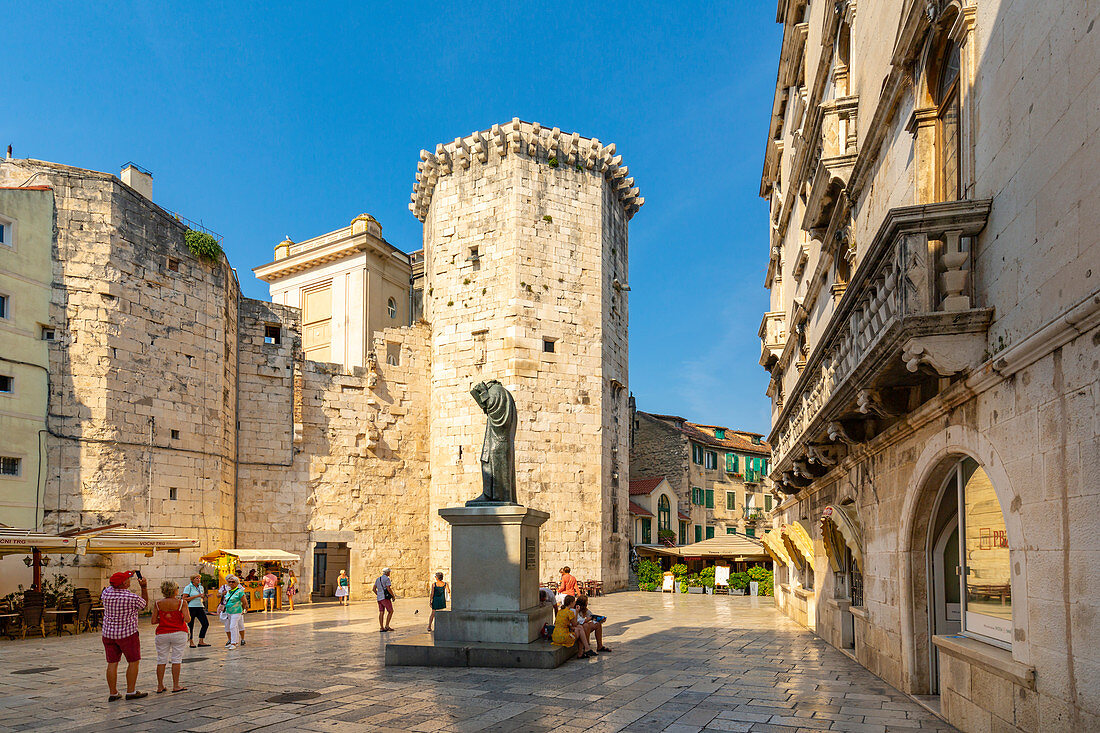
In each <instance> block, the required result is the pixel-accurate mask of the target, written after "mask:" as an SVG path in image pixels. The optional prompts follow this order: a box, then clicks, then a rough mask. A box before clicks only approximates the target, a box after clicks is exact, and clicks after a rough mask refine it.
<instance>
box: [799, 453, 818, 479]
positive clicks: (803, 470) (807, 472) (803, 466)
mask: <svg viewBox="0 0 1100 733" xmlns="http://www.w3.org/2000/svg"><path fill="white" fill-rule="evenodd" d="M794 474H795V475H796V476H801V477H802V478H805V479H809V480H810V481H813V480H814V479H815V478H817V477H816V476H815V475H814V473H813V471H812V470H811V469H810V464H809V462H808V461H807V460H806V459H805V458H798V459H796V460H795V461H794Z"/></svg>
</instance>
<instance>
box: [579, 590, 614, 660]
mask: <svg viewBox="0 0 1100 733" xmlns="http://www.w3.org/2000/svg"><path fill="white" fill-rule="evenodd" d="M576 608H577V621H578V622H580V625H581V628H582V629H584V638H585V640H586V641H588V646H590V647H591V646H592V641H591V640H590V638H589V634H591V633H592V632H593V631H595V632H596V651H598V652H609V651H611V650H610V649H609V648H608V647H606V646H604V645H603V622H604V621H606V620H607V616H598V615H596V614H594V613H592V612H591V611H589V610H588V596H581V597H580V598H578V599H577V604H576Z"/></svg>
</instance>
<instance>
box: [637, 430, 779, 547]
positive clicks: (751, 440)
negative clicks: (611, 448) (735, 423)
mask: <svg viewBox="0 0 1100 733" xmlns="http://www.w3.org/2000/svg"><path fill="white" fill-rule="evenodd" d="M633 419H634V431H633V436H632V443H631V447H630V472H631V483H632V484H633V483H635V482H637V481H642V480H644V479H657V478H663V479H665V480H666V481H667V482H668V486H669V489H670V490H671V491H672V492H674V493H675V495H676V497H677V498H678V501H677V504H678V506H679V513H680V514H682V516H677V517H676V519H675V520H671V521H674V522H675V524H670V525H669V526H667V527H666V526H664V525H663V524H662V522H661V520H660V519H659V520H658V529H667V530H671V531H673V532H675V533H676V538H677V543H678V544H681V545H686V544H689V543H692V542H700V541H702V540H707V539H711V538H712V537H714V536H715V535H721V534H746V535H748V536H750V537H752V536H756V535H757V533H758V532H759V534H761V535H762V534H763V533H764V531H765V529H766V528H768V527H770V523H769V520H770V518H771V511H772V501H773V496H772V494H771V490H770V489H771V487H770V484H769V483H768V482H767V479H766V474H767V465H768V460H769V458H770V457H771V449H770V448H769V446H768V445H767V443H765V442H764V441H763V440H762V438H763V436H762V435H760V434H758V433H750V432H746V431H744V430H734V429H731V428H727V427H723V426H721V425H701V424H699V423H693V422H688V421H687V420H685V419H684V418H682V417H678V416H676V415H657V414H651V413H648V412H642V411H640V410H637V411H635V412H634V415H633ZM638 485H639V486H641V485H646V484H645V483H644V482H643V483H640V484H638ZM646 506H647V508H649V509H652V508H651V507H648V505H646ZM670 518H671V515H670Z"/></svg>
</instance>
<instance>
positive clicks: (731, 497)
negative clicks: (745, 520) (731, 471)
mask: <svg viewBox="0 0 1100 733" xmlns="http://www.w3.org/2000/svg"><path fill="white" fill-rule="evenodd" d="M736 510H737V493H736V492H733V491H727V492H726V511H727V512H732V511H736Z"/></svg>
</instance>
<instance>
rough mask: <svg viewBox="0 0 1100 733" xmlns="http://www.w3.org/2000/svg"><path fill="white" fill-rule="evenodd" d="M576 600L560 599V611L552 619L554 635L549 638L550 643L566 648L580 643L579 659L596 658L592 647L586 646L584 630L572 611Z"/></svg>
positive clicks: (571, 597)
mask: <svg viewBox="0 0 1100 733" xmlns="http://www.w3.org/2000/svg"><path fill="white" fill-rule="evenodd" d="M576 600H577V599H576V598H574V597H573V596H566V597H565V598H563V599H562V603H561V609H560V610H559V611H558V613H557V615H556V616H555V617H554V633H553V634H552V635H551V636H550V641H551V642H553V643H554V644H557V645H558V646H567V647H568V646H573V645H574V644H576V643H577V642H580V645H581V654H580V658H581V659H587V658H588V657H594V656H596V652H594V651H592V647H590V646H589V645H588V638H587V637H586V636H585V633H584V629H583V628H582V627H581V625H580V623H578V621H577V612H576V611H575V610H574V609H573V604H574V603H575V602H576Z"/></svg>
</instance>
